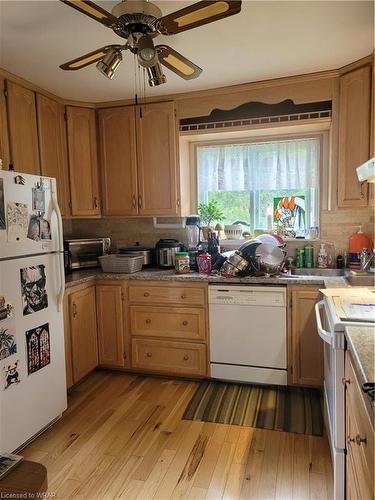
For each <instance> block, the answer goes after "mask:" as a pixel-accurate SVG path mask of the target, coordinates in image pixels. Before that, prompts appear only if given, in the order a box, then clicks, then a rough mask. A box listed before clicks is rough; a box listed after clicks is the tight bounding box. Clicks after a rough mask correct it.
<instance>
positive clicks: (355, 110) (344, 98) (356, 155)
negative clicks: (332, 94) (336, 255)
mask: <svg viewBox="0 0 375 500" xmlns="http://www.w3.org/2000/svg"><path fill="white" fill-rule="evenodd" d="M370 102H371V67H370V66H365V67H363V68H359V69H357V70H355V71H352V72H350V73H347V74H346V75H343V76H342V77H341V78H340V101H339V152H338V206H339V207H362V206H367V203H368V198H367V185H366V186H362V187H361V184H360V182H359V181H358V178H357V172H356V168H357V167H358V166H359V165H361V164H362V163H364V162H365V161H367V160H368V159H369V158H370V120H371V118H370V111H371V110H370Z"/></svg>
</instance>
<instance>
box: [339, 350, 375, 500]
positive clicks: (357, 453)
mask: <svg viewBox="0 0 375 500" xmlns="http://www.w3.org/2000/svg"><path fill="white" fill-rule="evenodd" d="M345 378H346V379H347V380H348V381H349V383H347V384H346V387H347V407H346V411H347V419H346V425H347V446H348V450H349V451H350V452H351V455H352V457H353V461H354V467H355V470H356V475H357V477H358V484H359V487H360V489H361V490H363V494H364V493H365V491H373V488H374V468H373V464H374V427H373V426H372V424H371V419H370V416H369V414H368V412H367V409H366V406H365V402H364V401H363V399H362V398H363V395H362V390H361V388H360V387H359V384H358V382H357V379H356V376H355V373H354V370H353V367H352V362H351V359H350V356H349V355H348V354H347V356H346V367H345ZM363 498H365V497H363Z"/></svg>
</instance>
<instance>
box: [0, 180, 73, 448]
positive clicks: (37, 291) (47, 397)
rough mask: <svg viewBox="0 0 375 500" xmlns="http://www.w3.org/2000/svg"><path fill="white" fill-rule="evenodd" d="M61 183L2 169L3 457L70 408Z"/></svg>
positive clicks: (0, 334) (0, 351)
mask: <svg viewBox="0 0 375 500" xmlns="http://www.w3.org/2000/svg"><path fill="white" fill-rule="evenodd" d="M64 288H65V279H64V254H63V234H62V221H61V214H60V210H59V207H58V204H57V197H56V181H55V179H53V178H50V177H39V176H35V175H28V174H21V173H18V172H7V171H2V170H0V377H1V378H0V453H11V452H14V451H16V450H18V449H20V448H21V447H22V446H24V445H25V443H27V442H28V441H29V440H31V439H32V438H33V437H35V436H36V435H38V434H39V433H40V432H41V431H43V430H44V429H45V428H46V427H48V426H49V425H50V424H51V423H53V422H54V421H55V420H56V419H57V418H59V417H60V416H61V414H62V412H63V411H64V410H65V409H66V407H67V397H66V378H65V353H64V330H63V297H64Z"/></svg>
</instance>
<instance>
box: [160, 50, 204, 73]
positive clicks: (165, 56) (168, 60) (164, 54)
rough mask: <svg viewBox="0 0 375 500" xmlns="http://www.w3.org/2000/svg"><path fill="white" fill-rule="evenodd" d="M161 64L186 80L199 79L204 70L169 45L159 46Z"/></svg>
mask: <svg viewBox="0 0 375 500" xmlns="http://www.w3.org/2000/svg"><path fill="white" fill-rule="evenodd" d="M155 49H156V50H157V52H158V58H159V62H160V63H161V64H163V65H164V66H165V67H166V68H168V69H170V70H171V71H173V72H174V73H176V74H177V75H178V76H180V77H181V78H184V79H185V80H191V79H193V78H198V76H199V75H200V74H201V73H202V68H200V67H199V66H197V65H196V64H194V63H193V62H191V61H189V59H187V58H186V57H185V56H183V55H182V54H180V53H179V52H177V51H176V50H174V49H172V47H169V46H168V45H157V46H156V47H155Z"/></svg>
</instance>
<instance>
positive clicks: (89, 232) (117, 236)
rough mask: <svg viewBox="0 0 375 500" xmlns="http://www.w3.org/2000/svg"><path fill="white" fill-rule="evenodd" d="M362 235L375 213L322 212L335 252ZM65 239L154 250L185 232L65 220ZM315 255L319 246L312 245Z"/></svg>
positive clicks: (291, 245) (148, 221) (117, 221)
mask: <svg viewBox="0 0 375 500" xmlns="http://www.w3.org/2000/svg"><path fill="white" fill-rule="evenodd" d="M360 224H361V225H362V230H363V231H364V232H365V233H368V234H370V235H371V236H372V237H374V210H373V209H372V208H369V209H357V210H349V209H340V210H332V211H322V213H321V227H320V233H321V234H320V239H321V241H324V242H330V243H333V244H334V247H335V251H336V253H337V251H339V250H340V251H346V250H347V248H348V240H349V237H350V235H351V234H353V233H354V232H355V231H356V230H357V228H358V226H359V225H360ZM64 236H65V238H70V237H73V238H90V237H100V236H109V237H110V238H111V240H112V251H116V250H117V248H118V247H119V246H132V245H135V243H136V242H139V244H140V245H141V246H146V247H148V246H149V247H153V246H155V243H156V242H157V241H158V240H159V239H160V238H176V239H178V240H180V241H182V242H183V243H186V232H185V230H184V229H182V228H179V229H159V228H154V226H153V219H152V218H143V217H139V218H136V217H134V218H111V217H107V218H102V219H65V220H64ZM306 244H307V241H306V240H298V241H297V240H296V241H292V242H288V245H287V249H288V254H289V255H293V256H294V254H295V249H296V248H297V247H300V246H304V245H306ZM313 246H314V249H315V251H317V250H318V248H319V242H317V241H316V242H313Z"/></svg>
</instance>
